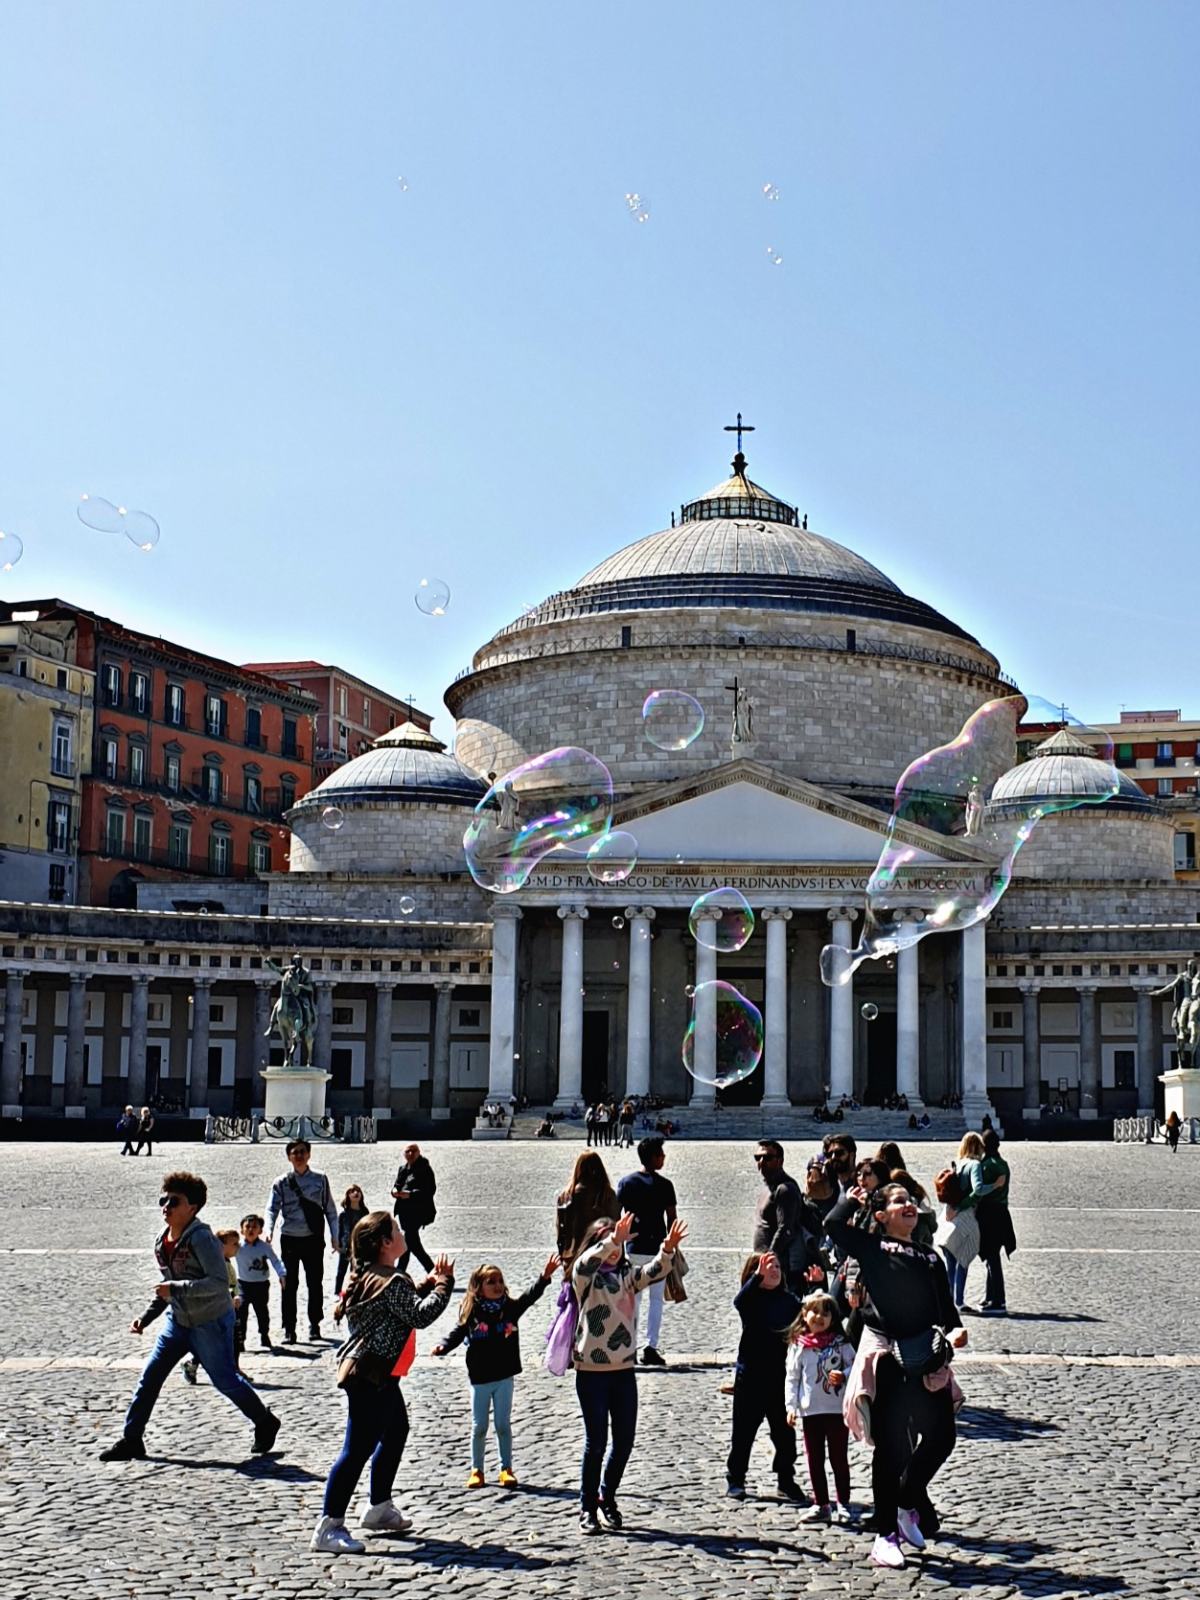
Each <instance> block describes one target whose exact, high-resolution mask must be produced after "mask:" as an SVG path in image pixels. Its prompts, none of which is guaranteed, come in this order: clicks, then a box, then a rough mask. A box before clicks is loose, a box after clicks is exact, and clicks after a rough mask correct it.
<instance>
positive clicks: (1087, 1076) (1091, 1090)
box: [1078, 983, 1100, 1122]
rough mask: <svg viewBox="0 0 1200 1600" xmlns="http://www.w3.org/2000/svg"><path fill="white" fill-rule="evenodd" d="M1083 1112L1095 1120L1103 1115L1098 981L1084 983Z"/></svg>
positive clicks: (1081, 1035) (1081, 998)
mask: <svg viewBox="0 0 1200 1600" xmlns="http://www.w3.org/2000/svg"><path fill="white" fill-rule="evenodd" d="M1078 994H1079V1115H1080V1116H1081V1117H1082V1118H1083V1120H1084V1121H1085V1122H1094V1121H1095V1120H1096V1118H1097V1117H1098V1116H1099V1115H1100V1052H1099V1049H1098V1047H1097V1043H1096V985H1095V984H1094V983H1093V984H1082V983H1081V984H1080V985H1079V989H1078Z"/></svg>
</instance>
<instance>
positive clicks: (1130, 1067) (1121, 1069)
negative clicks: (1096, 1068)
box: [1113, 1050, 1137, 1089]
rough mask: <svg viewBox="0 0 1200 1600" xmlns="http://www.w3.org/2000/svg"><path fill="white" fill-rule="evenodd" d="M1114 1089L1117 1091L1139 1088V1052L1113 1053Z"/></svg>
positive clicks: (1121, 1051) (1120, 1051)
mask: <svg viewBox="0 0 1200 1600" xmlns="http://www.w3.org/2000/svg"><path fill="white" fill-rule="evenodd" d="M1113 1087H1114V1088H1117V1089H1136V1088H1137V1052H1136V1051H1134V1050H1114V1051H1113Z"/></svg>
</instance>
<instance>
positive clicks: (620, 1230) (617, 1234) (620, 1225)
mask: <svg viewBox="0 0 1200 1600" xmlns="http://www.w3.org/2000/svg"><path fill="white" fill-rule="evenodd" d="M636 1220H637V1219H636V1218H635V1216H634V1214H633V1212H632V1211H626V1212H623V1213H622V1215H621V1216H620V1217H618V1218H617V1221H616V1222H615V1224H614V1225H613V1231H612V1232H611V1233H610V1234H609V1236H608V1239H609V1243H610V1244H619V1245H623V1244H624V1243H625V1241H626V1240H627V1239H628V1238H629V1235H630V1234H631V1233H632V1232H633V1224H634V1222H635V1221H636Z"/></svg>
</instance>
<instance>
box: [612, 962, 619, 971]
mask: <svg viewBox="0 0 1200 1600" xmlns="http://www.w3.org/2000/svg"><path fill="white" fill-rule="evenodd" d="M620 970H621V963H620V962H619V961H614V962H613V971H614V972H620Z"/></svg>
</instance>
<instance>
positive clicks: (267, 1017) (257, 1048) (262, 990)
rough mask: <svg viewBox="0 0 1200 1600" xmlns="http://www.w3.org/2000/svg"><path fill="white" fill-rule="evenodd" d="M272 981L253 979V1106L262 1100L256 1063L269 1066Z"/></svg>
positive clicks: (272, 1001)
mask: <svg viewBox="0 0 1200 1600" xmlns="http://www.w3.org/2000/svg"><path fill="white" fill-rule="evenodd" d="M271 989H272V981H271V979H269V978H255V980H254V1054H253V1058H252V1059H253V1062H254V1066H253V1074H254V1096H253V1099H254V1104H255V1105H256V1106H257V1105H261V1104H262V1100H263V1093H264V1091H263V1086H262V1084H261V1083H260V1082H259V1078H258V1074H259V1071H260V1068H259V1065H258V1063H259V1062H260V1061H261V1062H262V1064H263V1066H264V1067H269V1066H270V1064H271V1041H270V1040H269V1039H268V1037H267V1031H268V1029H269V1028H270V1026H271V1007H272V1006H273V1005H274V1003H275V999H274V996H273V995H272V993H271Z"/></svg>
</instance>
